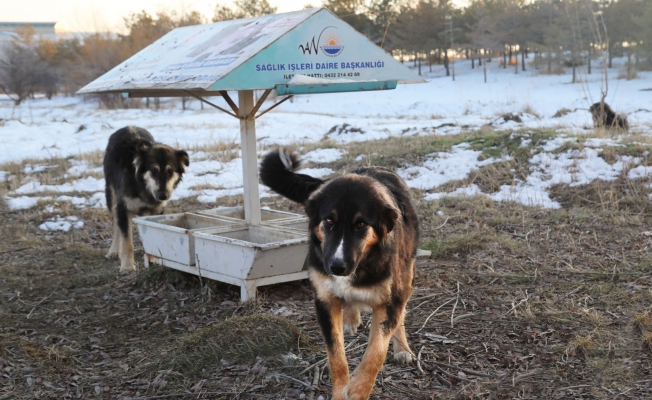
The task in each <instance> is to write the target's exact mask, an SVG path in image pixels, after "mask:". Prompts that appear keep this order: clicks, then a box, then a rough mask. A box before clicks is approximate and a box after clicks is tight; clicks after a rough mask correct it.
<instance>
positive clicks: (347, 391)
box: [333, 381, 370, 400]
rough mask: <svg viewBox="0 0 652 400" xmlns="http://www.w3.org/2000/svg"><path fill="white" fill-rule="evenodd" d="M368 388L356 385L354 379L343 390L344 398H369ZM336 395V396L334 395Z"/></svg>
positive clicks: (347, 399)
mask: <svg viewBox="0 0 652 400" xmlns="http://www.w3.org/2000/svg"><path fill="white" fill-rule="evenodd" d="M369 394H370V393H367V390H365V389H364V388H361V387H360V385H356V384H355V383H354V381H351V382H349V384H348V385H346V386H345V387H344V390H342V398H343V399H344V400H367V399H368V398H369ZM333 397H334V396H333Z"/></svg>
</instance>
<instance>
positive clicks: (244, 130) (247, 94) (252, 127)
mask: <svg viewBox="0 0 652 400" xmlns="http://www.w3.org/2000/svg"><path fill="white" fill-rule="evenodd" d="M238 103H239V107H238V109H239V111H240V148H241V149H242V174H243V179H244V181H243V184H244V212H245V221H247V223H248V224H250V225H260V194H259V193H258V156H257V154H256V120H255V119H254V116H253V115H250V114H252V113H251V111H252V110H253V109H254V91H253V90H239V91H238ZM247 117H249V118H247Z"/></svg>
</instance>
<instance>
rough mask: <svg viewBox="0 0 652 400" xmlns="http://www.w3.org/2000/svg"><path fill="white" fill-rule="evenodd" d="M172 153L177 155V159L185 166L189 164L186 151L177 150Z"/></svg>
mask: <svg viewBox="0 0 652 400" xmlns="http://www.w3.org/2000/svg"><path fill="white" fill-rule="evenodd" d="M174 155H175V156H177V160H179V162H180V163H181V164H183V165H185V166H186V167H187V166H188V165H190V157H189V156H188V153H186V152H185V151H183V150H177V151H175V152H174Z"/></svg>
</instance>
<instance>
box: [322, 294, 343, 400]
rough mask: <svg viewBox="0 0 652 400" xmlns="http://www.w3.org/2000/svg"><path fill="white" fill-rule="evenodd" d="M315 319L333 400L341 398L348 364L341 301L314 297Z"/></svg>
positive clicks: (340, 399)
mask: <svg viewBox="0 0 652 400" xmlns="http://www.w3.org/2000/svg"><path fill="white" fill-rule="evenodd" d="M315 308H316V310H317V321H318V322H319V325H320V327H321V331H322V334H323V335H324V341H325V342H326V352H327V353H328V364H329V367H330V371H331V380H332V381H333V400H342V399H343V397H342V394H343V390H344V387H345V386H346V385H347V384H348V383H349V365H348V364H347V362H346V353H345V352H344V331H343V330H342V323H343V322H342V301H341V300H339V299H336V298H331V299H329V301H322V300H320V299H318V298H317V299H315Z"/></svg>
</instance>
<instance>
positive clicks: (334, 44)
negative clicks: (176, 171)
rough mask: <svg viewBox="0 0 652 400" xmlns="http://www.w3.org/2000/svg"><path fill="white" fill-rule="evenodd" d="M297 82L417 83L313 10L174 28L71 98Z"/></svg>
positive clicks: (335, 20) (361, 38)
mask: <svg viewBox="0 0 652 400" xmlns="http://www.w3.org/2000/svg"><path fill="white" fill-rule="evenodd" d="M299 74H300V75H306V76H309V77H312V78H317V79H324V80H333V81H338V80H339V81H342V80H347V81H351V82H371V81H389V80H393V81H398V82H399V83H420V82H424V80H423V79H422V78H421V77H420V76H419V75H417V74H415V73H414V72H412V71H411V70H410V69H409V68H406V67H405V66H403V65H402V64H401V63H399V62H398V61H396V60H395V59H394V58H393V57H392V56H390V55H389V54H387V53H386V52H385V51H384V50H382V49H381V48H380V47H378V46H376V45H375V44H374V43H372V42H371V41H369V40H368V39H367V38H366V37H365V36H363V35H362V34H360V33H359V32H357V31H356V30H355V29H353V28H352V27H351V26H350V25H348V24H347V23H345V22H343V21H341V20H340V19H339V18H337V17H336V16H335V15H333V14H332V13H331V12H330V11H328V10H326V9H324V8H313V9H309V10H302V11H296V12H291V13H285V14H274V15H266V16H262V17H257V18H249V19H240V20H232V21H223V22H218V23H214V24H207V25H196V26H188V27H183V28H177V29H175V30H173V31H171V32H170V33H168V34H167V35H165V36H163V37H162V38H161V39H159V40H157V41H156V42H154V43H152V44H151V45H149V46H148V47H146V48H145V49H143V50H141V51H140V52H139V53H137V54H136V55H134V56H133V57H131V58H129V59H128V60H126V61H125V62H123V63H122V64H120V65H118V66H117V67H115V68H113V69H112V70H111V71H109V72H107V73H106V74H104V75H103V76H101V77H100V78H98V79H96V80H95V81H93V82H91V83H90V84H88V85H87V86H85V87H84V88H82V89H81V90H80V91H79V92H78V93H97V92H144V93H146V92H149V91H156V92H159V91H160V92H161V93H165V92H166V91H172V90H177V91H178V90H200V91H219V90H250V89H273V88H274V87H276V85H281V84H287V83H288V82H289V81H290V80H291V79H292V78H293V77H294V76H295V75H299ZM161 95H164V94H161Z"/></svg>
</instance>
